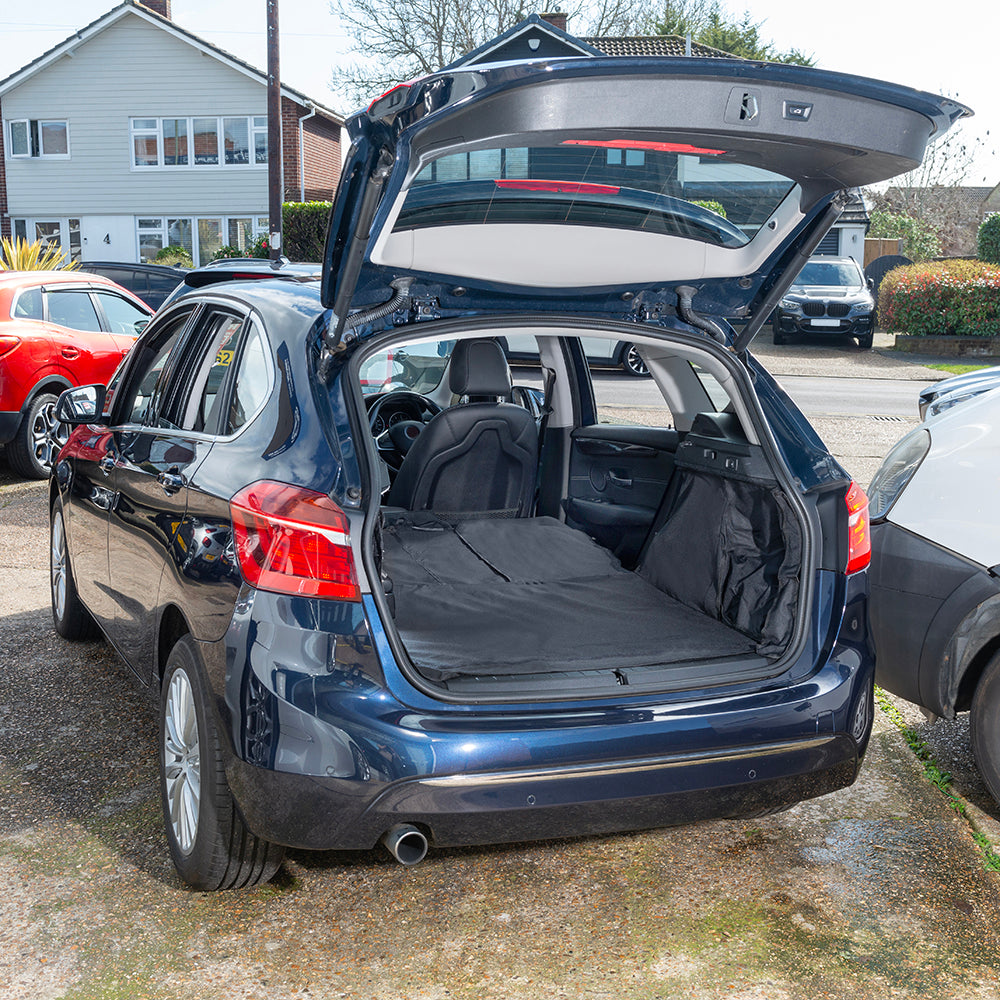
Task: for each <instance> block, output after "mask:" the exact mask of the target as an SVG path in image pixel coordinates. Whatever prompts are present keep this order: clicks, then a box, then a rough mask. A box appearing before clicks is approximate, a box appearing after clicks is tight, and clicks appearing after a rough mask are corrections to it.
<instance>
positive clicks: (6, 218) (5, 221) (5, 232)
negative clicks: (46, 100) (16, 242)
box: [0, 106, 12, 239]
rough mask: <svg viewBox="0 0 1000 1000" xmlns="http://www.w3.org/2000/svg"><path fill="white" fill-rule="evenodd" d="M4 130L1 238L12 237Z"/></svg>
mask: <svg viewBox="0 0 1000 1000" xmlns="http://www.w3.org/2000/svg"><path fill="white" fill-rule="evenodd" d="M2 122H3V107H2V106H0V123H2ZM3 139H4V136H3V128H2V125H0V236H6V237H7V239H10V237H11V232H12V230H11V224H10V215H9V214H8V211H9V209H8V208H7V154H6V151H5V150H4V145H3Z"/></svg>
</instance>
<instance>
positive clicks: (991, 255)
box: [976, 212, 1000, 264]
mask: <svg viewBox="0 0 1000 1000" xmlns="http://www.w3.org/2000/svg"><path fill="white" fill-rule="evenodd" d="M976 256H977V257H978V258H979V259H980V260H981V261H985V262H986V263H987V264H1000V212H994V213H993V214H992V215H987V216H986V218H985V219H983V222H982V225H981V226H980V227H979V237H978V239H977V241H976Z"/></svg>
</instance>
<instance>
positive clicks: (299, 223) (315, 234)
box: [281, 201, 330, 261]
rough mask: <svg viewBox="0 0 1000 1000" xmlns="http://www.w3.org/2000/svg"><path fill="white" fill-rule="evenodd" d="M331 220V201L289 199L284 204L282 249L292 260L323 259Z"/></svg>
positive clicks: (282, 209) (282, 207)
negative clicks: (328, 225)
mask: <svg viewBox="0 0 1000 1000" xmlns="http://www.w3.org/2000/svg"><path fill="white" fill-rule="evenodd" d="M329 220H330V202H328V201H286V202H285V204H284V205H282V206H281V225H282V230H283V231H282V235H281V239H282V243H283V244H284V245H283V247H282V251H281V252H282V253H283V254H284V255H285V256H286V257H287V258H288V259H289V260H310V261H321V260H322V259H323V247H324V246H325V245H326V227H327V223H328V222H329Z"/></svg>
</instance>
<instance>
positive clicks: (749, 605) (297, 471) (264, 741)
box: [50, 58, 965, 889]
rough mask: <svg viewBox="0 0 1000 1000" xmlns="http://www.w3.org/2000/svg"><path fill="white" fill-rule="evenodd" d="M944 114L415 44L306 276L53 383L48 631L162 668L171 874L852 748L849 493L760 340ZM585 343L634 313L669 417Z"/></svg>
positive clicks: (855, 722) (376, 110)
mask: <svg viewBox="0 0 1000 1000" xmlns="http://www.w3.org/2000/svg"><path fill="white" fill-rule="evenodd" d="M733 95H743V96H742V103H740V101H736V100H735V98H734V96H733ZM734 102H735V103H734ZM803 102H807V104H804V103H803ZM807 105H808V109H809V113H807V111H806V108H807ZM782 108H784V109H786V111H787V109H789V108H796V109H798V111H797V112H796V113H794V114H787V113H786V114H784V115H783V114H782V111H781V109H782ZM741 109H742V110H741ZM748 109H750V110H748ZM751 110H752V111H753V115H752V116H751V115H750V111H751ZM963 113H965V109H963V108H962V107H961V106H960V105H956V104H954V103H953V102H951V101H950V100H948V99H945V98H936V97H931V96H929V95H925V94H921V93H917V92H915V91H912V90H908V89H905V88H899V87H893V86H891V85H888V84H872V83H870V82H868V81H864V80H860V79H858V78H856V77H849V76H840V75H837V74H830V73H824V72H821V71H817V70H810V69H803V68H799V67H788V66H769V65H767V64H748V63H745V62H742V61H741V62H739V63H735V62H734V63H727V62H726V61H724V60H713V61H712V65H711V67H707V68H706V67H705V66H703V65H702V64H701V63H700V62H699V61H698V60H690V59H677V60H669V59H668V60H659V59H649V60H625V61H623V60H619V59H613V58H594V59H586V60H556V61H553V62H551V63H525V64H505V65H499V66H496V67H476V68H475V69H474V70H469V71H465V70H456V71H449V72H443V73H441V74H438V75H434V76H431V77H428V78H425V79H423V80H420V81H416V82H414V83H412V84H408V85H406V86H403V87H400V88H397V89H395V90H393V91H391V92H390V93H389V94H387V95H386V96H385V97H384V98H382V99H380V100H377V101H375V102H374V103H373V105H372V106H371V107H370V108H369V109H368V110H367V111H365V112H361V113H359V114H356V115H354V116H353V117H352V118H351V119H350V120H349V122H348V129H349V133H350V135H351V138H352V146H351V150H350V152H349V154H348V157H347V162H346V165H345V168H344V174H343V177H342V180H341V184H340V188H339V191H338V196H337V198H336V201H335V204H334V207H333V211H332V213H331V218H330V227H331V229H330V233H329V236H328V240H327V257H326V259H325V261H324V262H323V270H322V276H321V280H317V279H316V278H309V277H295V276H293V275H289V276H282V274H283V269H282V268H280V267H279V268H277V269H276V270H275V271H274V277H272V278H261V277H260V276H255V277H252V278H248V279H247V280H227V281H223V282H215V283H213V284H208V285H205V286H204V287H201V288H194V287H192V288H191V290H190V291H188V292H185V293H184V294H182V295H180V296H178V297H177V298H175V299H174V300H173V301H172V302H170V303H169V304H168V305H166V306H165V307H164V308H162V309H161V310H160V312H159V313H158V314H157V316H156V318H155V319H154V321H153V322H152V323H151V324H150V326H149V328H148V329H147V330H146V332H145V334H144V335H143V337H142V339H141V340H140V342H139V344H138V345H137V347H136V348H135V349H134V350H133V351H132V352H131V354H130V355H129V358H128V361H127V363H126V365H125V366H124V367H123V368H122V369H121V370H120V372H119V373H118V375H117V376H116V378H115V379H114V381H113V383H112V385H111V386H110V387H109V389H108V391H107V392H105V391H104V390H103V389H102V388H101V387H89V388H83V389H75V390H72V391H70V392H68V393H66V394H64V396H63V397H62V399H61V401H60V406H59V416H60V417H61V418H62V419H64V420H66V421H69V422H72V423H74V424H79V425H80V426H79V429H78V430H77V431H75V432H74V434H73V436H72V437H71V438H70V440H69V442H68V443H67V445H66V446H65V448H64V449H63V451H62V452H61V454H60V456H59V462H58V465H57V468H56V474H55V476H54V477H53V480H52V488H51V496H50V503H51V511H52V515H51V525H52V553H53V568H52V597H53V616H54V621H55V626H56V629H57V631H58V632H59V633H60V634H61V635H63V636H66V637H67V638H73V637H78V636H81V635H84V634H90V633H92V631H93V630H94V628H95V625H96V626H97V627H99V628H100V630H101V631H103V633H104V634H105V635H106V636H107V637H108V638H109V639H110V641H111V642H112V643H113V644H114V646H115V648H116V649H117V650H118V651H119V652H120V653H121V654H122V655H123V657H124V658H125V659H126V661H127V662H128V664H129V665H130V666H131V668H132V669H133V670H134V672H135V673H136V675H137V676H138V677H139V679H140V680H141V682H143V683H144V684H147V685H150V686H151V687H152V688H154V689H158V690H159V692H160V718H161V733H160V749H161V788H162V798H163V805H164V817H165V827H166V834H167V841H168V844H169V848H170V852H171V856H172V858H173V861H174V864H175V866H176V867H177V870H178V871H179V872H180V874H181V876H182V877H183V878H184V879H185V880H187V881H188V882H189V883H191V884H192V885H194V886H198V887H201V888H206V889H215V888H222V887H227V886H235V885H246V884H251V883H253V882H257V881H260V880H262V879H266V878H268V877H269V876H270V875H271V874H272V873H273V872H274V871H275V869H276V867H277V866H278V864H279V862H280V858H281V855H282V851H283V850H284V847H285V846H288V845H291V846H295V847H299V848H315V849H328V848H337V849H362V848H370V847H372V846H373V845H374V844H376V843H377V842H378V841H379V840H381V841H382V842H383V843H384V844H385V845H386V846H387V847H388V848H389V850H390V851H391V852H392V853H393V855H394V856H395V857H396V858H397V859H398V860H400V861H402V862H404V863H414V862H416V861H419V860H420V859H421V858H422V857H423V856H424V853H425V852H426V850H427V848H428V845H462V844H465V845H473V844H487V843H495V842H502V841H516V840H524V839H539V838H545V837H553V836H564V835H572V834H588V833H589V834H594V833H608V832H611V831H618V830H632V829H640V828H646V827H655V826H660V825H666V824H670V823H679V822H689V821H692V820H695V819H699V818H705V817H712V816H727V815H748V814H756V813H759V812H760V811H762V810H764V811H766V810H773V809H778V808H783V807H785V806H788V805H790V804H792V803H794V802H796V801H798V800H800V799H803V798H808V797H811V796H815V795H821V794H823V793H825V792H828V791H831V790H833V789H836V788H840V787H843V786H845V785H847V784H850V783H851V782H852V781H853V780H854V778H855V776H856V775H857V773H858V768H859V766H860V763H861V760H862V758H863V756H864V753H865V748H866V746H867V743H868V739H869V733H870V727H871V723H872V709H873V671H874V664H873V660H872V650H871V644H870V636H869V631H868V611H867V608H868V596H867V594H868V589H867V577H866V572H865V571H866V567H867V564H868V561H869V547H868V541H869V539H868V531H867V501H866V499H865V496H864V493H863V491H862V490H861V489H860V488H859V487H858V485H857V484H856V483H853V482H852V481H851V478H850V476H848V475H847V473H845V472H844V470H843V469H842V468H841V467H840V466H839V465H838V464H837V463H836V461H834V459H833V458H832V457H831V456H830V454H829V452H828V451H827V450H826V448H825V447H824V446H823V444H822V442H821V441H820V439H819V438H818V437H817V435H816V434H815V432H814V431H813V430H812V429H811V427H810V426H809V424H808V423H807V422H806V421H805V419H804V418H803V417H802V415H801V413H800V412H799V411H798V410H797V409H795V407H794V405H793V404H792V403H791V402H790V401H789V399H788V397H787V396H786V395H785V394H784V393H783V392H782V391H781V390H780V389H779V388H778V386H777V385H776V383H775V382H774V381H773V379H772V378H771V377H770V376H769V375H768V373H767V372H766V371H765V370H764V369H763V368H762V367H761V366H760V364H759V363H758V362H757V361H756V360H755V359H754V358H753V356H752V354H750V353H749V351H748V346H749V344H750V341H751V340H752V338H753V336H754V334H755V332H756V330H757V329H759V328H760V326H761V325H762V323H763V321H764V317H766V316H767V315H768V314H769V312H770V309H771V308H772V305H773V304H774V303H775V302H776V297H780V296H781V295H783V294H784V292H785V290H786V288H787V285H788V284H790V283H791V279H792V276H793V274H792V272H793V271H794V269H795V267H797V263H798V261H799V260H800V259H801V257H799V256H797V255H798V254H806V255H807V254H808V253H809V248H810V247H812V246H814V245H815V244H817V243H818V242H819V241H820V240H821V239H822V237H823V235H824V233H825V232H826V231H827V230H828V228H829V226H830V224H831V222H832V221H833V219H834V218H835V217H836V215H837V214H838V212H839V206H838V204H837V203H836V199H837V198H838V194H837V193H838V192H839V191H840V190H841V189H843V188H846V187H852V186H857V185H859V184H867V183H874V182H876V181H877V180H879V179H882V178H884V177H886V176H888V175H889V174H891V173H893V172H896V171H900V170H903V169H909V168H912V166H913V165H914V164H915V163H916V162H917V160H918V159H919V157H920V155H921V152H922V147H923V141H924V140H925V139H926V138H927V137H928V136H930V135H932V134H938V133H940V132H941V131H943V130H944V129H946V128H947V127H948V125H949V124H950V122H951V121H952V120H953V119H954V118H957V117H959V116H961V115H962V114H963ZM758 114H761V115H763V116H764V118H763V120H764V121H765V122H766V129H760V128H758V122H757V121H756V117H757V115H758ZM751 117H752V118H753V119H754V120H753V121H750V120H748V119H749V118H751ZM863 150H867V151H868V153H869V154H870V155H857V154H858V153H859V151H863ZM847 151H850V153H851V154H852V155H846V152H847ZM640 167H641V169H638V168H640ZM696 196H697V197H696ZM708 197H711V198H712V199H714V200H717V201H719V202H721V203H723V204H725V205H726V207H727V209H730V207H731V210H730V211H729V213H728V214H729V219H728V220H727V219H723V218H722V217H721V216H720V215H718V214H716V213H714V212H710V211H708V210H706V209H704V208H702V207H700V206H699V205H696V204H695V203H694V201H695V200H701V199H704V198H708ZM766 262H767V263H766ZM765 263H766V266H765ZM211 271H212V269H207V270H204V271H201V272H194V273H192V275H191V276H190V277H189V278H188V279H187V281H188V282H189V284H191V285H194V283H195V281H194V280H193V279H195V274H202V275H210V273H211ZM751 313H752V314H753V315H754V316H756V317H758V318H757V319H756V320H750V321H748V322H747V323H746V325H745V326H744V327H743V329H742V330H741V332H740V333H738V334H737V333H736V332H735V331H734V329H733V328H732V327H731V326H730V325H729V323H728V322H727V320H726V316H727V315H732V316H738V317H742V318H746V317H747V316H748V315H749V314H751ZM512 336H529V337H532V338H534V340H535V343H536V345H537V350H538V352H539V356H540V358H541V360H542V362H543V364H544V366H545V368H546V370H547V372H548V373H550V374H548V375H547V378H546V389H545V390H544V391H542V390H534V391H533V390H530V389H526V388H523V387H512V386H511V383H510V376H509V369H508V365H507V362H506V358H505V357H504V355H503V352H502V349H501V347H500V344H499V343H498V341H499V338H508V337H512ZM591 337H604V338H605V339H606V340H607V341H609V342H613V343H618V342H621V341H627V342H629V343H632V344H635V345H636V349H637V351H638V352H639V354H640V356H641V357H642V359H643V362H644V363H645V365H646V366H647V367H648V368H649V371H650V373H651V374H652V376H653V381H654V384H655V385H656V386H657V387H659V389H660V390H661V392H662V394H663V397H664V404H665V406H666V407H667V408H668V409H669V413H670V419H669V421H668V422H665V424H664V426H660V427H645V426H622V425H617V424H606V423H601V422H600V419H599V417H600V414H599V412H598V407H597V404H596V403H595V398H594V393H593V387H592V384H591V380H590V373H589V369H588V366H587V364H586V359H585V356H584V353H583V349H582V347H581V339H582V338H591ZM510 399H514V400H517V401H519V402H520V403H521V404H524V405H519V404H518V402H509V401H508V400H510Z"/></svg>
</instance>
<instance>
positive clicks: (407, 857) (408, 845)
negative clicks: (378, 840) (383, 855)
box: [382, 823, 427, 865]
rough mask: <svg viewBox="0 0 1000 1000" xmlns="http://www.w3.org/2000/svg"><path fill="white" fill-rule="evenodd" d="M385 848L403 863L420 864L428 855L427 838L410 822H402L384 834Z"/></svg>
mask: <svg viewBox="0 0 1000 1000" xmlns="http://www.w3.org/2000/svg"><path fill="white" fill-rule="evenodd" d="M382 843H383V844H384V845H385V849H386V850H387V851H388V852H389V853H390V854H391V855H392V856H393V857H394V858H395V859H396V860H397V861H398V862H399V863H400V864H401V865H418V864H420V862H421V861H423V860H424V858H425V857H427V838H426V837H425V836H424V835H423V834H422V833H421V832H420V831H419V830H418V829H417V828H416V827H415V826H411V825H410V824H409V823H400V824H399V826H394V827H393V828H392V829H391V830H387V831H386V832H385V833H383V834H382Z"/></svg>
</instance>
